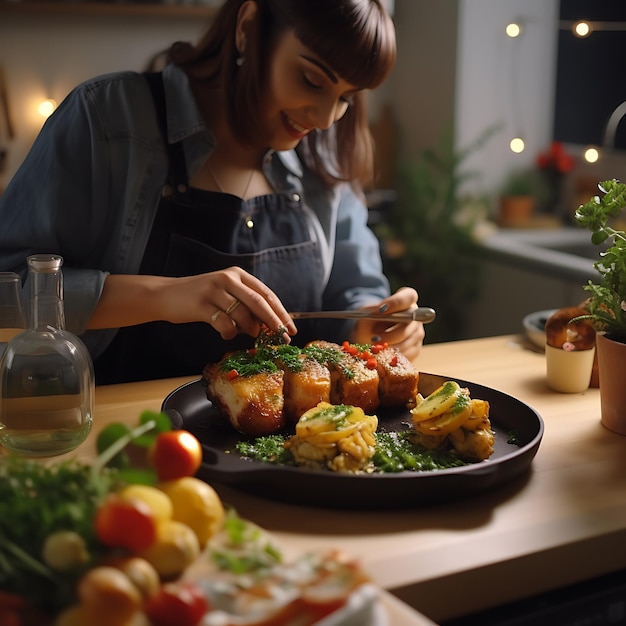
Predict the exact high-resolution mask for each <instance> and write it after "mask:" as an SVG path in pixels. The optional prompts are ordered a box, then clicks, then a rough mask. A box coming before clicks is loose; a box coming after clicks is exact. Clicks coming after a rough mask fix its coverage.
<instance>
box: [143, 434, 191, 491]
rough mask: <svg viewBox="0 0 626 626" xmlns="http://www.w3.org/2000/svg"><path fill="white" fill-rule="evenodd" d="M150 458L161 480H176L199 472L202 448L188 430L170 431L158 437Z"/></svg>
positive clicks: (152, 447) (150, 452) (149, 454)
mask: <svg viewBox="0 0 626 626" xmlns="http://www.w3.org/2000/svg"><path fill="white" fill-rule="evenodd" d="M148 456H149V458H150V462H151V464H152V466H153V467H154V469H155V471H156V473H157V476H158V477H159V480H162V481H164V480H175V479H176V478H184V477H185V476H193V475H194V474H195V473H196V472H197V471H198V468H199V467H200V464H201V463H202V446H201V445H200V442H199V441H198V440H197V439H196V438H195V437H194V436H193V435H192V434H191V433H190V432H187V431H186V430H169V431H167V432H164V433H160V434H159V435H158V436H157V438H156V439H155V441H154V443H153V444H152V446H151V447H150V450H149V453H148Z"/></svg>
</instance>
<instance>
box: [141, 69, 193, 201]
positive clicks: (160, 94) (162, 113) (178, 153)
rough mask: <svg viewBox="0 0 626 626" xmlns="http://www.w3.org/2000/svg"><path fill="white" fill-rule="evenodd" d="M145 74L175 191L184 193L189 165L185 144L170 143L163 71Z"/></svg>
mask: <svg viewBox="0 0 626 626" xmlns="http://www.w3.org/2000/svg"><path fill="white" fill-rule="evenodd" d="M143 76H144V77H145V78H146V80H147V81H148V86H149V87H150V92H151V93H152V101H153V102H154V108H155V110H156V114H157V121H158V123H159V129H160V131H161V136H162V138H163V143H164V144H165V149H166V151H167V155H168V158H169V164H170V172H169V177H170V183H171V184H172V186H173V187H174V190H175V192H179V193H184V192H185V191H186V190H187V181H188V177H187V166H186V164H185V153H184V152H183V144H182V142H180V141H178V142H176V143H170V142H169V138H168V134H167V109H166V105H165V87H164V86H163V73H162V72H143Z"/></svg>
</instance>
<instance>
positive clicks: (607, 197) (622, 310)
mask: <svg viewBox="0 0 626 626" xmlns="http://www.w3.org/2000/svg"><path fill="white" fill-rule="evenodd" d="M598 188H599V189H600V191H601V192H602V194H603V195H602V196H594V197H593V198H591V199H590V200H589V201H588V202H586V203H585V204H583V205H581V206H580V207H579V208H578V210H577V211H576V214H575V219H576V221H577V222H578V224H579V225H581V226H584V227H586V228H588V229H589V230H590V231H591V241H592V243H593V244H595V245H598V246H600V245H601V244H603V243H605V242H607V240H608V241H610V243H611V245H610V246H609V247H608V248H607V249H606V250H602V251H600V258H599V260H598V261H596V262H595V263H594V267H595V268H596V270H598V272H599V273H600V276H601V279H602V280H601V281H600V282H599V283H594V282H593V281H589V283H588V284H587V285H586V286H585V290H586V291H588V292H589V293H590V294H591V296H590V298H589V301H588V307H589V318H590V319H591V320H592V321H593V323H594V326H595V328H596V330H598V331H602V332H605V333H606V334H607V335H609V336H610V337H612V338H613V339H615V340H617V341H620V342H622V343H626V232H624V231H623V230H616V229H614V228H613V226H612V225H611V220H614V219H615V218H617V217H618V216H619V215H620V213H621V212H622V209H623V208H624V207H626V184H624V183H620V182H618V181H617V180H607V181H604V182H602V183H600V184H599V185H598Z"/></svg>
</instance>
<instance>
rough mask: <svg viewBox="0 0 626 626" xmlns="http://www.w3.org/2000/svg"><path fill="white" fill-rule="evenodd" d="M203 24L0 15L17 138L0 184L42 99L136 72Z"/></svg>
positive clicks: (26, 143)
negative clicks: (122, 72)
mask: <svg viewBox="0 0 626 626" xmlns="http://www.w3.org/2000/svg"><path fill="white" fill-rule="evenodd" d="M206 25H207V22H206V21H205V20H203V19H201V18H176V19H172V18H171V17H168V18H164V17H149V16H132V15H130V16H123V17H120V16H79V15H66V14H50V13H45V14H41V15H35V14H32V13H29V14H12V13H3V14H1V15H0V65H2V66H3V67H4V72H5V75H6V79H7V84H8V89H9V98H10V101H11V108H12V117H13V119H14V124H15V127H16V130H17V136H16V138H15V139H14V140H13V141H12V142H10V143H9V144H8V147H7V149H8V163H7V166H6V170H5V172H4V174H3V175H2V180H1V181H0V182H3V183H4V184H5V185H6V183H7V182H8V180H9V179H10V177H11V176H12V175H13V173H14V172H15V170H17V168H18V166H19V165H20V163H21V162H22V160H23V159H24V157H25V156H26V153H27V152H28V150H29V148H30V146H31V144H32V142H33V140H34V138H35V136H36V135H37V133H38V132H39V130H40V128H41V125H42V123H43V119H42V117H41V116H40V115H39V113H38V112H37V108H38V105H39V103H40V102H41V101H42V100H45V99H46V98H53V99H54V100H56V101H57V102H60V101H61V100H62V99H63V98H64V97H65V96H66V95H67V94H68V93H69V91H70V90H71V89H72V88H73V87H74V86H75V85H76V84H78V83H79V82H81V81H83V80H86V79H87V78H90V77H92V76H96V75H98V74H104V73H107V72H114V71H118V70H138V71H141V70H142V69H143V68H144V66H145V64H146V62H147V61H148V59H149V58H150V57H151V56H152V55H153V54H155V53H156V52H158V51H160V50H163V49H164V48H166V47H167V46H168V45H170V44H171V43H173V42H174V41H177V40H184V41H195V40H196V39H197V38H198V36H199V35H200V33H201V32H203V31H204V29H205V27H206ZM0 186H2V185H0Z"/></svg>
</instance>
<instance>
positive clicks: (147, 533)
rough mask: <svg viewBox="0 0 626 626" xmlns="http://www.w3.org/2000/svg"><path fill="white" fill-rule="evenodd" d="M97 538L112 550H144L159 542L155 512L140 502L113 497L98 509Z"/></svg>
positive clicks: (95, 524) (95, 523)
mask: <svg viewBox="0 0 626 626" xmlns="http://www.w3.org/2000/svg"><path fill="white" fill-rule="evenodd" d="M94 528H95V531H96V537H97V538H98V539H99V540H100V541H101V542H102V543H103V544H104V545H105V546H109V547H111V548H126V549H127V550H130V551H131V552H136V551H139V550H145V549H147V548H149V547H150V546H151V545H152V544H153V543H154V542H155V540H156V536H157V521H156V519H155V517H154V515H153V514H152V509H151V508H150V507H149V506H148V505H147V504H146V503H145V502H142V501H141V500H127V499H124V498H120V497H119V496H117V495H115V494H113V495H110V496H108V497H107V498H106V500H105V501H104V502H103V503H102V504H101V505H100V506H99V507H98V509H97V510H96V514H95V517H94Z"/></svg>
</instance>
